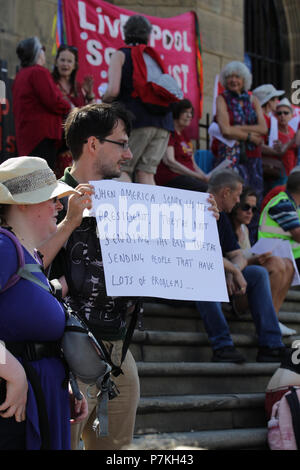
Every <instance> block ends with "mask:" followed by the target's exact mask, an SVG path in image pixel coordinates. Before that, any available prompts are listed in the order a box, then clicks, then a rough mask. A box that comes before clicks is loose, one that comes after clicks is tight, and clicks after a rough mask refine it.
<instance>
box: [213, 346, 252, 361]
mask: <svg viewBox="0 0 300 470" xmlns="http://www.w3.org/2000/svg"><path fill="white" fill-rule="evenodd" d="M245 361H246V359H245V358H244V356H243V355H242V354H241V353H239V352H238V351H237V350H236V349H235V347H234V346H224V347H223V348H219V349H215V350H214V351H213V357H212V362H236V363H238V364H239V363H242V362H245Z"/></svg>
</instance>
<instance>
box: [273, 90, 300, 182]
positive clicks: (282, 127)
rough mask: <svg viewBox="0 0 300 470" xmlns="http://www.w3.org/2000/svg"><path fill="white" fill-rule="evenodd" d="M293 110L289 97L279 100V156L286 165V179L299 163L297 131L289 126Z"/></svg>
mask: <svg viewBox="0 0 300 470" xmlns="http://www.w3.org/2000/svg"><path fill="white" fill-rule="evenodd" d="M293 112H294V110H293V108H292V105H291V103H290V102H289V100H288V99H287V98H284V99H283V100H281V101H279V103H278V104H277V106H276V116H277V119H278V142H277V150H278V158H280V159H281V160H282V163H283V165H284V168H285V173H286V179H287V177H288V176H289V174H290V172H291V171H292V169H293V168H294V166H296V164H297V147H296V144H295V131H294V130H293V129H292V128H291V127H290V126H289V121H290V120H291V119H292V117H293ZM275 150H276V148H275Z"/></svg>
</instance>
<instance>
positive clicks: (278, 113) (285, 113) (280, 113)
mask: <svg viewBox="0 0 300 470" xmlns="http://www.w3.org/2000/svg"><path fill="white" fill-rule="evenodd" d="M276 114H277V116H281V115H282V114H284V115H285V116H287V115H288V114H290V112H289V111H277V113H276Z"/></svg>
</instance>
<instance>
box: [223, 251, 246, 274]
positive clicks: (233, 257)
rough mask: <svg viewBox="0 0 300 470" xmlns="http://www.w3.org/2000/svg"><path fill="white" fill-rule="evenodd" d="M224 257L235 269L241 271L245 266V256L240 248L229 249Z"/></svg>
mask: <svg viewBox="0 0 300 470" xmlns="http://www.w3.org/2000/svg"><path fill="white" fill-rule="evenodd" d="M226 258H227V260H228V261H229V262H230V264H231V265H233V266H234V267H235V268H236V269H239V270H240V271H243V269H244V268H245V267H246V266H247V264H248V262H247V258H246V257H245V256H244V254H243V251H242V250H241V249H238V250H234V251H230V252H228V253H226Z"/></svg>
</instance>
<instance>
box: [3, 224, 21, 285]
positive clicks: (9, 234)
mask: <svg viewBox="0 0 300 470" xmlns="http://www.w3.org/2000/svg"><path fill="white" fill-rule="evenodd" d="M0 233H2V234H3V235H6V236H7V237H8V238H10V240H11V241H12V242H13V244H14V245H15V248H16V251H17V257H18V266H19V269H20V268H22V267H23V266H24V265H25V258H24V251H23V248H22V245H21V243H20V242H19V240H18V239H17V237H16V236H15V235H14V234H13V233H12V232H11V231H10V230H7V229H5V228H3V227H0ZM19 279H20V276H19V275H18V273H17V272H16V273H15V274H13V275H12V276H11V277H10V278H9V279H8V281H7V283H6V284H5V286H4V287H3V288H2V289H1V292H4V291H6V290H7V289H9V288H10V287H12V286H14V285H15V284H16V283H17V282H18V281H19Z"/></svg>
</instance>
